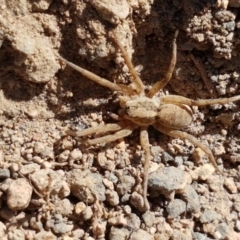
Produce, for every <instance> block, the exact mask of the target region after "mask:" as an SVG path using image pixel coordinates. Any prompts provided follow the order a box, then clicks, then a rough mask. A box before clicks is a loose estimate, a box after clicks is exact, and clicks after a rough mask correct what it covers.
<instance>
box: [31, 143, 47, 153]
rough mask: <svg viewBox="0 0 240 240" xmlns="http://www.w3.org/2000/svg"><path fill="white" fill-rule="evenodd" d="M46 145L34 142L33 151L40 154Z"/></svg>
mask: <svg viewBox="0 0 240 240" xmlns="http://www.w3.org/2000/svg"><path fill="white" fill-rule="evenodd" d="M45 147H46V145H45V144H44V143H42V142H36V143H35V145H34V147H33V152H34V153H35V154H41V153H42V152H43V151H44V148H45Z"/></svg>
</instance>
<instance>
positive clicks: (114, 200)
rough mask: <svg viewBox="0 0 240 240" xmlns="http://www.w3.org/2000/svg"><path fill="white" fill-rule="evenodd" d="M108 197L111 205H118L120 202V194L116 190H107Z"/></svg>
mask: <svg viewBox="0 0 240 240" xmlns="http://www.w3.org/2000/svg"><path fill="white" fill-rule="evenodd" d="M106 198H107V201H108V202H109V204H110V205H111V206H117V205H118V204H119V196H118V193H117V192H116V191H111V190H109V189H107V190H106Z"/></svg>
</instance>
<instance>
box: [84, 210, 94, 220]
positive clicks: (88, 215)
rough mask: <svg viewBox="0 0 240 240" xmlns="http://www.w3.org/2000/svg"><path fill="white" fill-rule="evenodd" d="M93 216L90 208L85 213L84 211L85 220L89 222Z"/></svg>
mask: <svg viewBox="0 0 240 240" xmlns="http://www.w3.org/2000/svg"><path fill="white" fill-rule="evenodd" d="M92 216H93V211H92V208H91V207H90V206H87V207H86V208H85V209H84V210H83V211H82V218H83V220H85V221H87V220H89V219H91V218H92Z"/></svg>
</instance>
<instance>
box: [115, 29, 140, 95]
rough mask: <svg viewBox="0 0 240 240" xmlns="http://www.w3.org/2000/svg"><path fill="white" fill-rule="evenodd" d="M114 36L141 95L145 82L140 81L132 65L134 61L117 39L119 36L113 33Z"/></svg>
mask: <svg viewBox="0 0 240 240" xmlns="http://www.w3.org/2000/svg"><path fill="white" fill-rule="evenodd" d="M112 34H113V38H114V41H115V42H116V44H117V45H118V47H119V49H120V51H121V53H122V56H123V58H124V60H125V63H126V65H127V67H128V70H129V72H130V74H131V75H132V77H133V83H134V85H135V87H136V90H137V93H138V94H140V93H141V92H143V90H144V85H143V82H142V80H141V79H140V77H139V76H138V74H137V72H136V70H135V68H134V66H133V64H132V61H131V59H130V57H129V56H128V54H127V51H126V50H125V49H124V47H123V45H122V44H121V42H120V41H119V39H118V37H117V34H116V33H115V32H114V31H113V32H112Z"/></svg>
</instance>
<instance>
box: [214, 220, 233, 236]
mask: <svg viewBox="0 0 240 240" xmlns="http://www.w3.org/2000/svg"><path fill="white" fill-rule="evenodd" d="M229 230H230V227H229V226H228V225H227V224H226V223H225V222H223V223H220V224H218V225H217V227H216V232H219V233H220V235H219V236H220V238H219V239H225V237H226V236H227V234H228V233H229ZM216 232H215V233H216Z"/></svg>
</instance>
